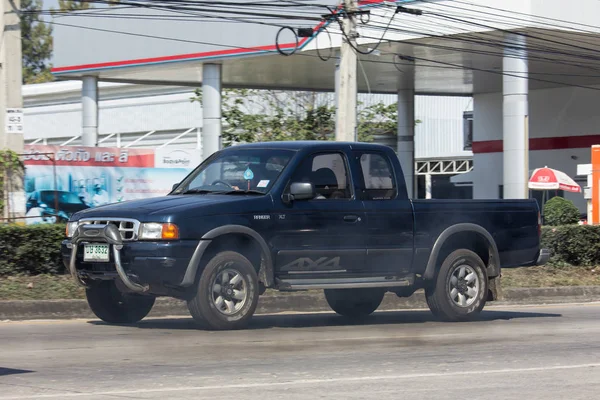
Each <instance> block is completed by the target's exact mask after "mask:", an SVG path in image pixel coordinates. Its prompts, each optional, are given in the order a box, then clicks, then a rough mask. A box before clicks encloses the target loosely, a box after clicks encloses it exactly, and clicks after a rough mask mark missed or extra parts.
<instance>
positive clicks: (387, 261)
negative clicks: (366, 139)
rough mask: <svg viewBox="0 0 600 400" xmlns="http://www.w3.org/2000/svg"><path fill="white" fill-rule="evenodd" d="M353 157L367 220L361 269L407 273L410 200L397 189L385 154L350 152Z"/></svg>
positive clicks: (410, 242)
mask: <svg viewBox="0 0 600 400" xmlns="http://www.w3.org/2000/svg"><path fill="white" fill-rule="evenodd" d="M353 157H354V161H355V162H354V164H355V165H356V167H357V168H358V169H359V172H358V177H357V178H358V179H357V181H356V182H357V184H358V186H359V192H358V193H357V195H358V196H359V198H360V199H361V200H362V201H363V204H364V207H365V213H366V218H367V224H366V232H367V255H366V261H367V262H366V264H365V268H366V269H367V270H368V272H370V273H389V274H401V273H407V272H410V270H411V266H412V259H413V248H414V243H413V226H414V221H413V211H412V205H411V202H410V200H409V199H408V198H407V197H404V196H402V195H401V194H402V193H404V192H403V191H400V190H399V189H398V187H397V185H398V184H397V182H399V180H398V177H396V176H395V174H394V168H393V167H392V165H393V164H392V162H391V160H390V159H389V156H388V155H387V154H386V153H384V152H379V151H376V150H375V151H373V150H368V151H362V150H361V151H354V152H353ZM400 179H404V178H403V177H400ZM365 272H367V271H365Z"/></svg>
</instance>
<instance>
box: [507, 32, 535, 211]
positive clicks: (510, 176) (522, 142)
mask: <svg viewBox="0 0 600 400" xmlns="http://www.w3.org/2000/svg"><path fill="white" fill-rule="evenodd" d="M506 42H507V44H509V45H510V46H512V47H515V46H517V47H521V48H524V47H525V46H526V40H525V37H523V36H522V35H516V34H508V35H507V36H506ZM502 68H503V71H506V74H508V75H503V81H502V94H503V97H504V101H503V106H502V113H503V114H502V115H503V121H502V129H503V143H504V153H503V157H504V183H503V184H504V198H505V199H526V198H528V197H529V191H528V189H527V181H528V179H529V176H528V174H529V133H528V131H529V129H528V124H529V122H528V108H529V107H528V100H527V96H528V84H527V77H528V67H527V51H526V50H524V49H514V48H506V49H505V50H504V58H503V60H502Z"/></svg>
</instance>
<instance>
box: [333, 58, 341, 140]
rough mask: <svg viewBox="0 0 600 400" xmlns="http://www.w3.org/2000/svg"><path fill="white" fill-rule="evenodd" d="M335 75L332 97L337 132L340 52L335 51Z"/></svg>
mask: <svg viewBox="0 0 600 400" xmlns="http://www.w3.org/2000/svg"><path fill="white" fill-rule="evenodd" d="M335 57H336V59H335V75H334V78H333V79H334V83H335V93H334V97H335V124H336V127H335V129H336V132H337V128H338V127H337V121H338V114H339V112H340V111H339V109H340V95H339V93H340V61H341V57H340V52H339V51H336V52H335Z"/></svg>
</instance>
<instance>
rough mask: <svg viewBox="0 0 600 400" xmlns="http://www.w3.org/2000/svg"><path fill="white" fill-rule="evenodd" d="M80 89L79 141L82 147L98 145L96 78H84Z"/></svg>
mask: <svg viewBox="0 0 600 400" xmlns="http://www.w3.org/2000/svg"><path fill="white" fill-rule="evenodd" d="M82 83H83V84H82V87H81V116H82V118H81V128H82V129H81V141H82V144H83V145H84V146H91V147H95V146H97V145H98V78H97V77H95V76H84V77H83V78H82Z"/></svg>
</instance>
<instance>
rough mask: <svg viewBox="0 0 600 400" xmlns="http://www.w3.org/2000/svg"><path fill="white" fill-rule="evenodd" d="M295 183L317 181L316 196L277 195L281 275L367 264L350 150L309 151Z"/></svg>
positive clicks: (329, 272) (336, 272)
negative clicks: (284, 197)
mask: <svg viewBox="0 0 600 400" xmlns="http://www.w3.org/2000/svg"><path fill="white" fill-rule="evenodd" d="M293 182H312V183H313V184H314V185H315V188H316V192H317V197H316V198H314V199H310V200H294V201H292V202H291V203H290V204H285V203H284V202H283V201H282V200H281V199H275V207H276V209H277V213H278V216H277V217H276V220H275V225H276V227H274V230H275V231H276V232H274V237H273V239H272V245H273V247H274V250H275V268H276V270H277V271H278V275H279V276H280V277H294V278H297V279H304V278H306V279H310V278H314V279H319V278H325V277H330V278H331V277H343V276H344V275H347V274H353V273H354V272H355V271H357V270H360V269H362V268H363V264H364V262H365V255H366V236H365V213H364V210H363V206H362V202H361V201H360V200H357V198H356V196H355V193H354V189H353V185H352V184H351V182H352V177H351V175H350V169H349V167H348V159H347V154H346V153H344V152H340V151H323V152H318V153H313V154H310V155H308V156H306V158H305V159H304V160H302V161H301V162H300V164H298V167H297V169H296V170H295V171H294V172H293V173H292V177H291V179H290V181H289V184H291V183H293ZM289 184H288V186H287V187H286V189H284V194H285V193H286V191H288V190H289Z"/></svg>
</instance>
